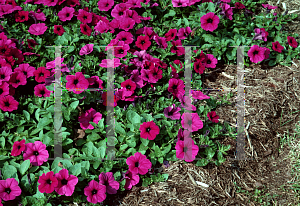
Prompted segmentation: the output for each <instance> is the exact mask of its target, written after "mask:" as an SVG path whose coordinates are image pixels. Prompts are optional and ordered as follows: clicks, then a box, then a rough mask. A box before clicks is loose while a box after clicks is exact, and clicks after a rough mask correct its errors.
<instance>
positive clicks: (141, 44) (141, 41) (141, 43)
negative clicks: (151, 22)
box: [135, 36, 151, 50]
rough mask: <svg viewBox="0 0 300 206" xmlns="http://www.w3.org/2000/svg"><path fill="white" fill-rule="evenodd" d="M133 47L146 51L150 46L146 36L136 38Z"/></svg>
mask: <svg viewBox="0 0 300 206" xmlns="http://www.w3.org/2000/svg"><path fill="white" fill-rule="evenodd" d="M135 45H136V46H137V47H138V48H140V49H141V50H147V49H148V48H149V47H150V46H151V42H150V41H149V37H148V36H138V37H137V40H136V42H135Z"/></svg>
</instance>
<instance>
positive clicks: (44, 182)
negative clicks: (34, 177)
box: [38, 171, 58, 193]
mask: <svg viewBox="0 0 300 206" xmlns="http://www.w3.org/2000/svg"><path fill="white" fill-rule="evenodd" d="M38 183H40V185H39V186H38V189H39V191H40V192H41V193H45V192H46V193H52V192H53V191H54V189H55V187H57V185H58V180H57V179H56V177H55V176H54V172H53V171H50V172H47V173H43V174H42V175H41V176H40V177H39V180H38Z"/></svg>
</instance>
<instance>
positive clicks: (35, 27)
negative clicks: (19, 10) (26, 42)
mask: <svg viewBox="0 0 300 206" xmlns="http://www.w3.org/2000/svg"><path fill="white" fill-rule="evenodd" d="M47 28H48V27H47V26H46V24H45V23H38V24H32V25H31V26H30V27H29V30H28V32H29V33H30V34H34V35H37V36H38V35H42V34H44V33H45V31H46V30H47Z"/></svg>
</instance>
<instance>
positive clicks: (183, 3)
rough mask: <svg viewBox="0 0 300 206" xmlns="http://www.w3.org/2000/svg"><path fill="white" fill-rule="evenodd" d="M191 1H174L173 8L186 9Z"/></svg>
mask: <svg viewBox="0 0 300 206" xmlns="http://www.w3.org/2000/svg"><path fill="white" fill-rule="evenodd" d="M188 3H189V0H172V4H173V7H186V6H188Z"/></svg>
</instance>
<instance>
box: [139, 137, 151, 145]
mask: <svg viewBox="0 0 300 206" xmlns="http://www.w3.org/2000/svg"><path fill="white" fill-rule="evenodd" d="M140 139H141V142H142V144H143V145H145V146H148V144H149V142H150V140H149V139H144V138H140Z"/></svg>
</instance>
